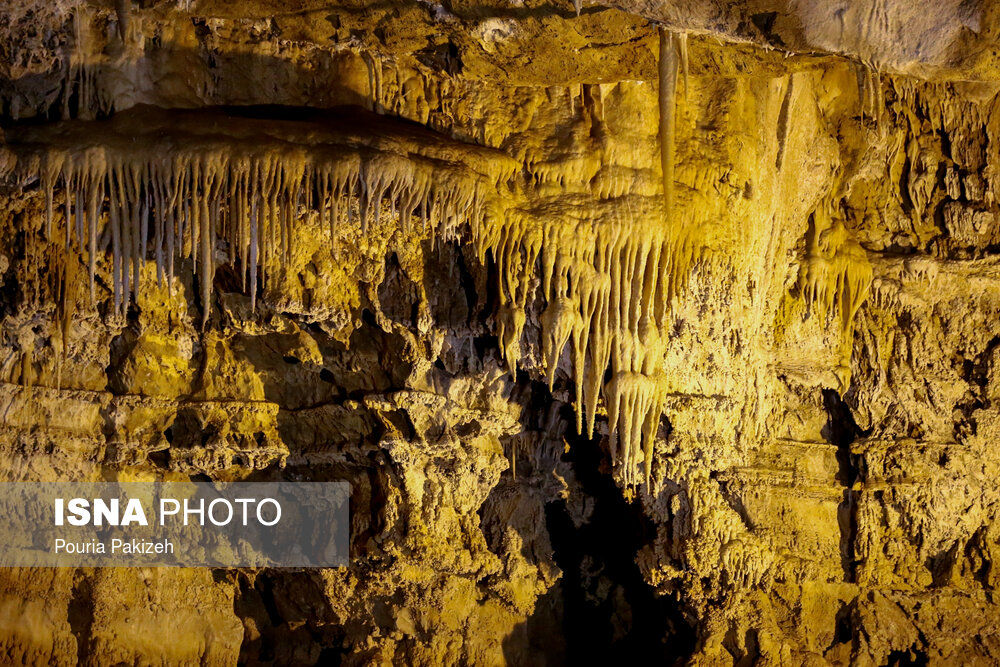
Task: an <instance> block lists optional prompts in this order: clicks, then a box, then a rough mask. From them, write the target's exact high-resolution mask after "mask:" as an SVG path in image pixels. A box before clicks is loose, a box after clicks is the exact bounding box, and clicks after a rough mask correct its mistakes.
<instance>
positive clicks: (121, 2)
mask: <svg viewBox="0 0 1000 667" xmlns="http://www.w3.org/2000/svg"><path fill="white" fill-rule="evenodd" d="M129 3H130V0H115V14H116V16H117V17H118V36H119V37H121V40H122V44H124V43H125V42H126V40H127V39H128V28H129Z"/></svg>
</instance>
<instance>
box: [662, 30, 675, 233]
mask: <svg viewBox="0 0 1000 667" xmlns="http://www.w3.org/2000/svg"><path fill="white" fill-rule="evenodd" d="M659 35H660V61H659V85H660V91H659V100H660V168H661V169H662V173H663V198H664V212H665V214H666V217H667V220H670V219H671V218H672V214H673V210H674V133H675V129H676V128H675V125H676V119H675V106H676V101H675V100H676V96H677V60H678V59H677V49H676V39H675V37H674V34H673V33H672V32H670V31H669V30H667V29H666V28H662V27H661V28H660V29H659Z"/></svg>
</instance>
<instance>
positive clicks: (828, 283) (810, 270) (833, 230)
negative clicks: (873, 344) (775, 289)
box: [799, 209, 872, 335]
mask: <svg viewBox="0 0 1000 667" xmlns="http://www.w3.org/2000/svg"><path fill="white" fill-rule="evenodd" d="M871 283H872V268H871V264H869V262H868V256H867V254H866V253H865V250H864V248H862V247H861V246H860V245H859V244H858V242H857V241H855V240H854V239H853V238H851V236H850V233H849V232H848V230H847V228H846V227H845V226H844V224H843V222H842V221H840V220H839V219H832V216H831V215H830V214H829V212H827V211H823V210H822V209H821V210H820V211H817V212H816V213H815V214H814V216H813V227H812V230H811V233H810V236H809V240H808V252H807V255H806V258H805V262H804V264H803V267H802V271H801V273H800V277H799V286H800V288H801V291H802V295H803V298H805V300H806V302H807V303H808V304H809V305H810V307H811V308H812V309H813V310H814V311H818V312H819V314H821V315H822V317H824V318H829V317H831V316H832V315H833V313H835V312H837V313H839V314H840V321H839V325H840V330H841V332H842V333H843V334H845V335H846V334H848V333H849V332H850V331H851V327H852V324H853V321H854V317H855V315H856V314H857V312H858V310H859V309H860V308H861V305H862V304H863V303H864V301H865V299H866V298H867V297H868V292H869V288H870V287H871Z"/></svg>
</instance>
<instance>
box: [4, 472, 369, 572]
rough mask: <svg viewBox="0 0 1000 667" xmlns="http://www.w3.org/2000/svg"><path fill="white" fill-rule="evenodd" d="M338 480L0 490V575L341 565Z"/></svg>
mask: <svg viewBox="0 0 1000 667" xmlns="http://www.w3.org/2000/svg"><path fill="white" fill-rule="evenodd" d="M349 498H350V486H349V484H348V483H347V482H237V483H210V482H123V483H78V482H66V483H61V482H60V483H33V482H6V483H0V567H122V566H125V567H150V566H182V567H341V566H344V565H347V563H348V549H349V544H350V513H349Z"/></svg>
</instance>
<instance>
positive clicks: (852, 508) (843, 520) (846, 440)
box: [822, 389, 866, 582]
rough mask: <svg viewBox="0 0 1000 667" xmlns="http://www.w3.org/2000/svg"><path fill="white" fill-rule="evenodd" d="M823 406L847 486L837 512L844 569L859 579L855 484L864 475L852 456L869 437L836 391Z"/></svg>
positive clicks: (840, 478)
mask: <svg viewBox="0 0 1000 667" xmlns="http://www.w3.org/2000/svg"><path fill="white" fill-rule="evenodd" d="M823 407H824V408H825V409H826V414H827V423H826V425H825V426H824V427H823V431H822V436H823V437H824V438H825V439H826V441H827V442H829V443H830V444H832V445H835V446H836V447H837V464H838V471H837V481H838V482H840V484H841V485H843V487H844V499H843V501H842V502H841V503H840V506H839V507H838V510H837V517H838V520H839V523H840V557H841V565H842V567H843V570H844V580H845V581H847V582H853V581H854V580H855V575H856V572H855V569H856V568H855V562H854V558H855V554H854V545H855V542H856V540H857V533H858V516H857V514H858V508H857V501H858V492H857V491H856V490H855V489H854V485H855V483H857V482H858V481H860V477H861V473H860V469H859V466H858V461H857V457H856V456H855V455H854V454H852V453H851V444H852V443H853V442H854V441H855V440H857V439H858V437H861V436H863V435H866V434H865V433H864V432H863V431H862V429H861V428H860V427H859V426H858V424H857V422H856V421H855V420H854V415H853V414H851V409H850V407H849V406H848V405H847V403H845V402H844V400H843V399H842V398H841V397H840V394H838V393H837V392H836V391H834V390H832V389H824V390H823Z"/></svg>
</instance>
